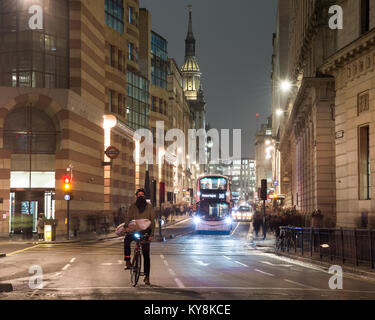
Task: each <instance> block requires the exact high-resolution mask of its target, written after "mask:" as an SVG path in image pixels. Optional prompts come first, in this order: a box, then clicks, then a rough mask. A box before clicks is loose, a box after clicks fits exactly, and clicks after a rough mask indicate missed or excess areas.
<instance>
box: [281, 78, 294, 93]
mask: <svg viewBox="0 0 375 320" xmlns="http://www.w3.org/2000/svg"><path fill="white" fill-rule="evenodd" d="M280 88H281V90H282V91H283V92H289V91H290V89H291V88H292V83H291V82H290V81H289V80H284V81H282V82H281V84H280Z"/></svg>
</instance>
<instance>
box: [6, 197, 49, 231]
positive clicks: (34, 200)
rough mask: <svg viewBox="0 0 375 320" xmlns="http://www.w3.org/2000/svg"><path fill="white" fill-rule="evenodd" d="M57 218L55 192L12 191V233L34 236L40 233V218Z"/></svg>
mask: <svg viewBox="0 0 375 320" xmlns="http://www.w3.org/2000/svg"><path fill="white" fill-rule="evenodd" d="M42 213H43V214H44V216H45V217H46V218H47V219H54V218H55V192H54V191H53V190H47V191H46V190H29V191H17V190H11V193H10V233H13V234H23V235H25V236H32V234H33V233H36V232H38V227H37V224H38V217H39V215H40V214H42Z"/></svg>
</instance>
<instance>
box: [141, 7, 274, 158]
mask: <svg viewBox="0 0 375 320" xmlns="http://www.w3.org/2000/svg"><path fill="white" fill-rule="evenodd" d="M189 4H192V5H193V31H194V36H195V39H196V41H197V45H196V55H197V59H198V63H199V66H200V69H201V72H202V74H203V75H202V77H203V78H202V81H203V90H204V92H205V99H206V102H207V122H208V123H209V124H210V125H211V127H213V128H217V129H222V128H223V129H242V156H243V157H249V156H251V157H252V156H253V139H254V135H255V132H256V129H257V120H256V117H255V115H256V113H259V114H260V119H259V123H262V122H265V121H266V118H267V116H269V115H270V114H271V78H270V77H271V56H272V33H273V32H275V26H276V11H277V0H267V1H263V0H230V1H228V0H226V1H224V0H140V7H142V8H146V9H148V10H149V11H150V13H151V20H152V29H153V30H154V31H156V32H157V33H159V34H160V35H161V36H163V37H164V38H166V39H167V40H168V55H169V57H171V58H174V59H175V60H176V61H177V63H178V65H179V66H181V65H182V64H183V61H184V55H185V37H186V33H187V27H188V8H187V6H188V5H189Z"/></svg>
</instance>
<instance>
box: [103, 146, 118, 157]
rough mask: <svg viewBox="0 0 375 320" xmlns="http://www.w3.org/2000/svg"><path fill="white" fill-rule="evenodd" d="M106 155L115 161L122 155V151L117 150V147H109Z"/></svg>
mask: <svg viewBox="0 0 375 320" xmlns="http://www.w3.org/2000/svg"><path fill="white" fill-rule="evenodd" d="M104 153H105V155H106V156H107V157H108V158H110V159H111V160H114V159H116V158H117V157H118V156H119V154H120V150H119V149H117V148H116V147H114V146H109V147H108V148H107V149H106V150H105V152H104Z"/></svg>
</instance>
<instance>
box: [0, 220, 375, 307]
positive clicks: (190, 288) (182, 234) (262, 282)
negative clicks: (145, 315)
mask: <svg viewBox="0 0 375 320" xmlns="http://www.w3.org/2000/svg"><path fill="white" fill-rule="evenodd" d="M248 232H249V224H248V223H239V224H237V225H236V228H235V230H234V232H233V233H232V234H231V235H197V234H194V232H193V223H192V221H191V219H190V220H188V221H184V222H182V223H179V224H176V225H174V226H171V227H169V228H168V229H167V230H164V231H163V233H164V235H165V236H166V238H167V242H164V243H161V242H153V243H152V245H151V252H152V256H151V283H152V285H151V286H146V285H144V284H143V282H142V281H141V280H140V283H139V285H138V286H137V287H136V288H133V287H132V286H131V285H130V274H129V272H128V271H124V261H123V240H122V239H120V238H118V239H112V240H104V241H97V242H91V243H69V244H39V245H31V246H30V245H26V244H24V245H22V244H20V245H19V247H16V246H17V245H12V246H13V247H11V246H7V245H5V244H1V243H0V251H1V250H4V248H6V250H7V254H8V255H7V257H6V258H1V259H0V266H1V267H0V282H2V283H12V285H13V287H14V291H13V292H10V293H0V299H151V300H154V299H155V300H161V299H171V300H184V299H189V300H191V299H193V300H194V299H198V300H206V299H209V300H227V299H229V300H231V299H239V300H260V299H285V300H311V299H319V300H330V299H355V300H356V299H375V283H374V282H372V281H370V280H364V279H360V278H357V277H354V276H349V275H348V277H345V278H344V281H343V290H331V289H329V285H328V283H329V279H330V277H331V276H332V275H331V274H328V272H327V271H326V270H324V269H321V268H320V267H317V266H314V265H309V264H305V263H302V262H300V261H296V260H290V259H287V258H282V257H278V256H276V255H274V254H271V253H266V252H263V251H261V250H256V249H254V248H253V247H252V246H251V245H250V244H249V242H248V241H247V240H246V237H247V234H248ZM171 234H173V235H174V237H173V238H172V239H169V236H170V235H171ZM13 249H15V250H14V251H11V250H13ZM34 265H37V266H40V267H41V268H42V270H43V288H42V289H35V290H31V289H30V288H29V281H30V277H31V276H32V274H30V273H29V268H30V267H31V266H34Z"/></svg>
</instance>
